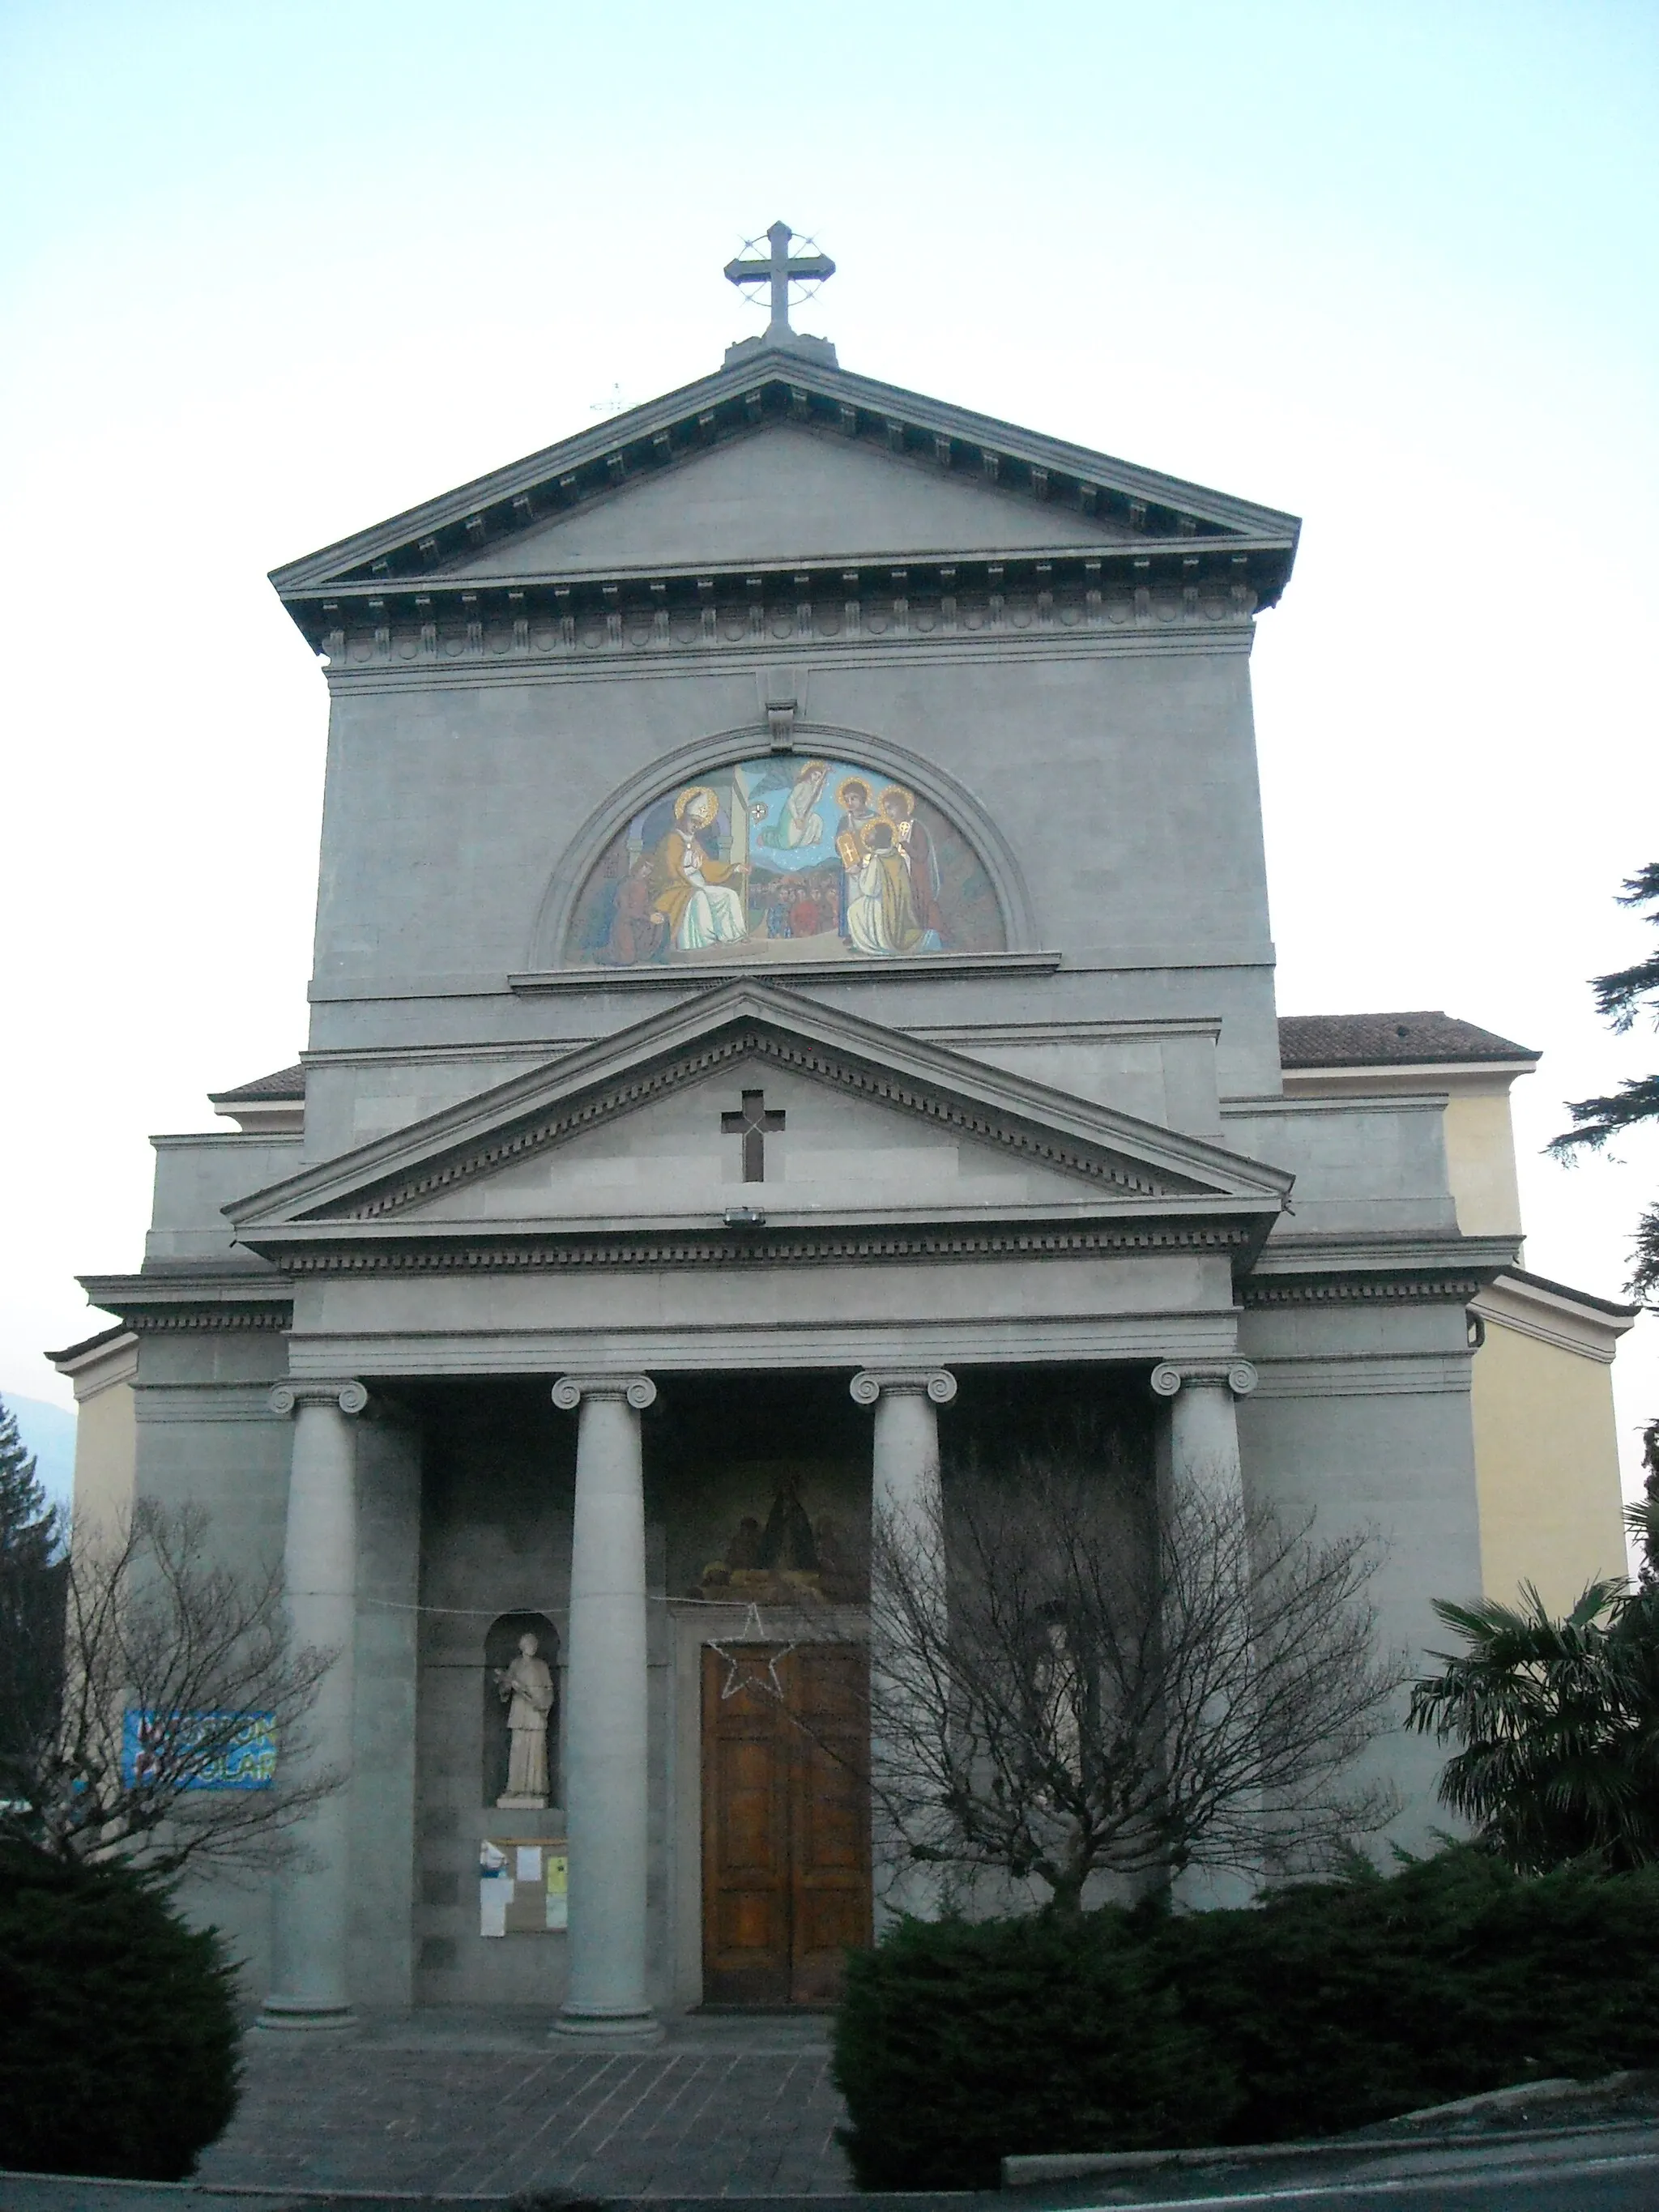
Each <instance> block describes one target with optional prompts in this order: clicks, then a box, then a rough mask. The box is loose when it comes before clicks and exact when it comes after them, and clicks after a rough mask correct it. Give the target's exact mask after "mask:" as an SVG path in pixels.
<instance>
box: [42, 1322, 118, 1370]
mask: <svg viewBox="0 0 1659 2212" xmlns="http://www.w3.org/2000/svg"><path fill="white" fill-rule="evenodd" d="M126 1333H127V1325H126V1323H125V1322H124V1321H118V1322H115V1323H114V1324H113V1325H112V1327H111V1328H100V1330H99V1332H98V1334H96V1336H83V1337H82V1339H81V1341H80V1342H79V1343H78V1344H66V1345H65V1346H64V1348H63V1350H62V1351H61V1352H48V1353H47V1354H46V1357H47V1358H48V1359H49V1360H51V1362H52V1365H53V1366H54V1367H61V1366H62V1365H63V1364H64V1361H65V1360H66V1359H80V1358H83V1357H84V1356H85V1355H86V1353H88V1352H97V1351H99V1350H100V1349H101V1347H102V1346H105V1345H106V1344H113V1343H114V1341H115V1340H116V1338H117V1337H118V1336H125V1334H126Z"/></svg>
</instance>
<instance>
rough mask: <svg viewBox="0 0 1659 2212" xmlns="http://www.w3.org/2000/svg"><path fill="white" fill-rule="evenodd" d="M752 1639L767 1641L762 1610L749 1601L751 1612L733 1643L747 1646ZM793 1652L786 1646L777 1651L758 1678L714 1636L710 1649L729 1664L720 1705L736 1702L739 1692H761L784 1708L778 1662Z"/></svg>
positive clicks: (791, 1646) (736, 1655)
mask: <svg viewBox="0 0 1659 2212" xmlns="http://www.w3.org/2000/svg"><path fill="white" fill-rule="evenodd" d="M750 1637H752V1638H754V1640H755V1642H756V1643H757V1644H764V1643H765V1641H766V1628H765V1624H764V1623H763V1621H762V1620H761V1611H760V1607H759V1606H758V1605H757V1604H756V1602H755V1601H754V1599H753V1598H750V1601H749V1610H748V1612H747V1613H744V1617H743V1626H742V1627H741V1628H740V1629H739V1630H738V1632H737V1635H736V1636H735V1637H733V1638H732V1642H733V1643H734V1644H740V1643H746V1642H747V1641H748V1640H749V1638H750ZM794 1648H795V1647H794V1645H793V1644H783V1645H781V1646H780V1648H779V1649H778V1650H775V1651H774V1652H773V1653H772V1654H771V1655H770V1656H769V1658H768V1660H767V1662H766V1672H765V1674H756V1673H755V1672H754V1670H753V1669H752V1668H750V1670H749V1671H748V1672H747V1673H745V1672H744V1663H743V1657H742V1655H741V1654H740V1653H739V1652H737V1651H731V1650H727V1649H726V1645H725V1644H722V1643H721V1642H720V1639H719V1638H717V1637H713V1636H711V1637H710V1638H709V1639H708V1649H709V1650H711V1651H718V1652H719V1653H720V1657H721V1658H722V1659H724V1660H725V1662H726V1680H724V1681H723V1682H722V1683H721V1684H720V1703H721V1704H722V1705H724V1704H725V1703H726V1699H728V1698H735V1697H736V1696H737V1694H738V1692H739V1691H740V1690H758V1691H759V1692H760V1693H761V1695H762V1696H763V1697H766V1698H775V1699H777V1701H778V1703H779V1704H780V1705H781V1704H782V1703H783V1685H782V1683H781V1681H779V1680H778V1662H779V1660H780V1659H787V1657H788V1656H789V1654H790V1653H791V1652H792V1651H793V1650H794Z"/></svg>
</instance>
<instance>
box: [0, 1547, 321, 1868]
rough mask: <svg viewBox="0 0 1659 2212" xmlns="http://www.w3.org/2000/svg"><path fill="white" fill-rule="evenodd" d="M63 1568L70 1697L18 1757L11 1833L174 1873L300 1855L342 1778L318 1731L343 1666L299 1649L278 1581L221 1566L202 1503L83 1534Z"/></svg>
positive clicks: (41, 1720)
mask: <svg viewBox="0 0 1659 2212" xmlns="http://www.w3.org/2000/svg"><path fill="white" fill-rule="evenodd" d="M64 1577H65V1589H64V1614H63V1626H62V1634H63V1638H64V1654H63V1669H62V1692H61V1697H60V1698H57V1699H53V1700H52V1704H51V1705H50V1706H49V1707H42V1708H41V1709H40V1711H37V1712H36V1714H35V1715H34V1717H33V1723H32V1724H31V1725H30V1726H29V1727H27V1728H26V1729H21V1730H20V1731H17V1732H16V1734H17V1738H18V1740H17V1741H15V1743H14V1744H13V1745H11V1746H9V1747H8V1754H7V1757H6V1759H5V1772H4V1775H3V1777H0V1786H3V1802H0V1836H4V1837H8V1838H13V1839H15V1840H16V1841H19V1842H22V1843H27V1844H30V1845H32V1846H33V1847H34V1848H35V1849H37V1850H46V1851H48V1852H50V1853H52V1854H53V1855H54V1856H56V1857H61V1858H69V1859H109V1858H120V1859H124V1860H126V1861H128V1862H130V1863H133V1864H135V1865H137V1866H140V1867H142V1868H143V1869H145V1870H146V1871H148V1872H150V1873H153V1874H158V1875H165V1874H173V1873H176V1872H178V1871H179V1869H181V1868H183V1867H185V1866H186V1865H190V1864H192V1863H204V1862H208V1861H212V1862H215V1863H218V1864H221V1865H225V1866H233V1867H234V1866H241V1867H244V1868H254V1867H262V1866H268V1865H270V1864H271V1863H273V1862H274V1861H277V1860H280V1859H282V1858H283V1857H287V1856H289V1855H290V1854H291V1853H292V1851H293V1850H294V1848H295V1846H294V1841H293V1838H292V1836H291V1834H290V1831H291V1830H292V1829H293V1828H294V1827H295V1824H296V1823H297V1822H298V1821H300V1820H302V1819H303V1818H304V1816H305V1814H307V1813H308V1812H309V1811H310V1810H311V1808H313V1806H314V1805H316V1804H318V1803H319V1802H321V1800H322V1799H323V1798H325V1797H327V1796H331V1794H332V1793H333V1792H334V1790H337V1789H338V1788H339V1787H340V1784H341V1780H342V1778H341V1777H340V1776H339V1775H337V1774H336V1773H333V1772H330V1771H322V1770H320V1769H319V1767H318V1766H317V1765H316V1761H315V1757H314V1752H315V1747H314V1745H313V1743H312V1741H311V1740H310V1738H309V1735H308V1734H307V1726H306V1723H307V1715H308V1714H309V1712H310V1711H311V1708H312V1706H313V1703H314V1702H315V1699H316V1695H317V1692H318V1688H319V1685H320V1684H321V1682H322V1680H323V1677H324V1676H325V1674H326V1673H327V1672H328V1669H329V1668H330V1667H331V1665H332V1663H333V1661H334V1658H335V1656H336V1655H335V1654H334V1653H333V1652H332V1651H327V1650H318V1649H315V1648H313V1647H312V1646H309V1645H307V1646H303V1647H300V1648H297V1649H296V1648H295V1645H294V1643H293V1639H292V1636H291V1633H290V1631H289V1622H288V1617H287V1613H286V1609H285V1607H284V1605H283V1585H282V1577H281V1574H280V1572H279V1571H277V1570H276V1569H274V1568H272V1569H268V1570H254V1571H239V1570H237V1569H234V1568H232V1567H229V1566H226V1565H222V1564H221V1563H219V1562H217V1561H216V1559H215V1558H214V1555H213V1551H212V1547H211V1546H210V1541H209V1520H208V1516H207V1515H206V1514H205V1513H204V1512H203V1511H202V1510H200V1509H199V1508H195V1507H185V1508H183V1509H181V1510H176V1511H170V1510H166V1509H164V1508H161V1507H159V1506H156V1505H154V1504H141V1505H140V1506H138V1507H137V1509H136V1510H134V1511H133V1512H132V1513H131V1515H130V1516H128V1517H127V1518H126V1519H125V1520H124V1521H123V1522H121V1523H120V1524H118V1526H117V1527H116V1528H112V1529H107V1530H106V1529H101V1528H88V1527H86V1526H77V1527H76V1530H75V1532H74V1537H73V1541H71V1544H70V1556H69V1560H68V1564H67V1565H66V1567H65V1568H64ZM37 1657H38V1655H32V1654H29V1653H27V1652H26V1651H22V1650H18V1651H15V1652H14V1651H11V1650H8V1651H6V1652H5V1653H4V1654H3V1655H0V1665H3V1667H4V1668H5V1671H6V1674H7V1675H8V1676H9V1675H10V1674H13V1673H16V1674H19V1675H20V1678H21V1675H22V1674H25V1673H27V1669H28V1668H29V1667H30V1666H31V1665H32V1664H33V1661H34V1659H35V1658H37ZM37 1702H38V1701H37ZM273 1750H274V1753H275V1756H274V1759H273V1758H272V1756H271V1753H272V1751H273Z"/></svg>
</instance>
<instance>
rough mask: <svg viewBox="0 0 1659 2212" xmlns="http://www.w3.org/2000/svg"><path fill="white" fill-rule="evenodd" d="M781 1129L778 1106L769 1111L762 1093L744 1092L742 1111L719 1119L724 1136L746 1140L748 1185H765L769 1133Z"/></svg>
mask: <svg viewBox="0 0 1659 2212" xmlns="http://www.w3.org/2000/svg"><path fill="white" fill-rule="evenodd" d="M782 1127H783V1114H782V1111H781V1109H780V1108H778V1107H773V1108H771V1109H768V1106H767V1103H766V1093H765V1092H764V1091H744V1094H743V1109H742V1111H741V1112H740V1113H737V1114H722V1115H720V1130H721V1133H722V1134H724V1135H726V1136H728V1137H741V1138H742V1139H743V1179H744V1182H765V1181H766V1139H767V1133H768V1132H769V1130H773V1129H781V1128H782Z"/></svg>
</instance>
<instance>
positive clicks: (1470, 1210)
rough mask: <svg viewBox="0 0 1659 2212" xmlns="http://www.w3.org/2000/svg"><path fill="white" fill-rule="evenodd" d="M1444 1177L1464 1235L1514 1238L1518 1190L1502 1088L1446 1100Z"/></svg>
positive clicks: (1505, 1095) (1505, 1090) (1507, 1103)
mask: <svg viewBox="0 0 1659 2212" xmlns="http://www.w3.org/2000/svg"><path fill="white" fill-rule="evenodd" d="M1445 1131H1446V1173H1447V1180H1448V1181H1449V1183H1450V1184H1451V1193H1452V1196H1453V1198H1454V1199H1455V1200H1456V1201H1457V1225H1458V1227H1459V1228H1460V1229H1461V1230H1462V1232H1463V1234H1464V1235H1465V1236H1466V1237H1518V1236H1519V1235H1520V1234H1521V1192H1520V1188H1519V1186H1518V1185H1517V1183H1516V1177H1515V1132H1514V1128H1513V1127H1512V1126H1511V1124H1510V1094H1509V1086H1508V1085H1507V1084H1502V1085H1496V1086H1494V1088H1493V1089H1492V1090H1491V1091H1454V1092H1453V1094H1452V1096H1451V1097H1449V1099H1448V1100H1447V1102H1446V1119H1445Z"/></svg>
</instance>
